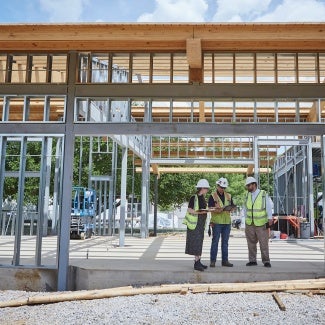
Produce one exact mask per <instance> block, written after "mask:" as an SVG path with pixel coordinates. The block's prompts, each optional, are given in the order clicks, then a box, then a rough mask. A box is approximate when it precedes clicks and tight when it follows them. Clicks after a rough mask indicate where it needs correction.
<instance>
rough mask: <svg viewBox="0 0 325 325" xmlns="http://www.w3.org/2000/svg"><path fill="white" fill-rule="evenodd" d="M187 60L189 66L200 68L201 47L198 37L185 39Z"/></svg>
mask: <svg viewBox="0 0 325 325" xmlns="http://www.w3.org/2000/svg"><path fill="white" fill-rule="evenodd" d="M186 55H187V62H188V65H189V66H190V68H202V49H201V40H200V39H197V38H196V39H193V38H190V39H187V40H186Z"/></svg>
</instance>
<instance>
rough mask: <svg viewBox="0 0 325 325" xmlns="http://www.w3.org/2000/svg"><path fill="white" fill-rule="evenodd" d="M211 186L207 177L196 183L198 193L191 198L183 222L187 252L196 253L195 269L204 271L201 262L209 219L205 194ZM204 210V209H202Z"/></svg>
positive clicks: (204, 266) (204, 267)
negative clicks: (185, 230)
mask: <svg viewBox="0 0 325 325" xmlns="http://www.w3.org/2000/svg"><path fill="white" fill-rule="evenodd" d="M209 188H210V185H209V182H208V181H207V180H206V179H200V180H199V181H198V182H197V185H196V189H197V191H196V194H195V195H193V196H192V197H191V198H190V201H189V203H188V209H187V213H186V216H185V218H184V221H183V224H185V225H186V226H187V232H186V247H185V254H189V255H194V270H197V271H204V269H206V268H207V266H206V265H203V264H202V263H201V255H202V247H203V238H204V229H205V223H206V219H207V203H206V200H205V195H206V194H207V192H208V190H209ZM200 210H203V211H200Z"/></svg>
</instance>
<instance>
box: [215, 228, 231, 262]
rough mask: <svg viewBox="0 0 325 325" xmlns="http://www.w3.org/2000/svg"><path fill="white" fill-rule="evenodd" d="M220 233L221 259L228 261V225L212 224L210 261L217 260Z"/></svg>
mask: <svg viewBox="0 0 325 325" xmlns="http://www.w3.org/2000/svg"><path fill="white" fill-rule="evenodd" d="M220 235H221V255H222V261H223V262H226V261H228V241H229V235H230V225H220V224H214V226H213V227H212V243H211V250H210V261H211V262H215V261H216V260H217V253H218V244H219V238H220Z"/></svg>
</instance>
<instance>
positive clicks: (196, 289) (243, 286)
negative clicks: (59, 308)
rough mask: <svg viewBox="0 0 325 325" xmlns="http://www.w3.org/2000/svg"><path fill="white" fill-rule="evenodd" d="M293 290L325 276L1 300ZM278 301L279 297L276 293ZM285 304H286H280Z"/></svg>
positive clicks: (311, 286)
mask: <svg viewBox="0 0 325 325" xmlns="http://www.w3.org/2000/svg"><path fill="white" fill-rule="evenodd" d="M281 291H282V292H283V291H285V292H291V293H309V294H310V293H311V294H324V293H325V278H321V279H305V280H291V281H268V282H250V283H210V284H172V285H160V286H152V287H141V288H137V287H132V286H126V287H117V288H109V289H100V290H87V291H73V292H56V293H49V294H38V295H34V296H30V297H28V298H21V299H15V300H10V301H2V302H0V308H4V307H19V306H25V305H36V304H49V303H57V302H64V301H76V300H91V299H103V298H112V297H118V296H134V295H141V294H177V293H178V294H186V293H203V292H206V293H227V292H272V293H273V294H274V293H276V292H281ZM274 297H275V299H276V300H277V301H278V304H281V303H280V302H279V299H278V297H276V295H274ZM281 308H283V306H281Z"/></svg>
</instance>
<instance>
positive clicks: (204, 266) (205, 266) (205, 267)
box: [199, 260, 208, 269]
mask: <svg viewBox="0 0 325 325" xmlns="http://www.w3.org/2000/svg"><path fill="white" fill-rule="evenodd" d="M199 262H200V265H201V266H202V267H203V268H204V269H207V268H208V266H207V265H204V264H202V263H201V260H199Z"/></svg>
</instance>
